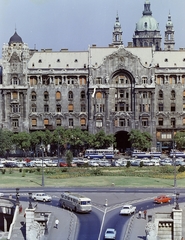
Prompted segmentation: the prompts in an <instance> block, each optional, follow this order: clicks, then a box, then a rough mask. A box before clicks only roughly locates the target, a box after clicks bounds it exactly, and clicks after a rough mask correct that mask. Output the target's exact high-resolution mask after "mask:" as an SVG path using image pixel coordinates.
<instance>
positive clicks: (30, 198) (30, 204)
mask: <svg viewBox="0 0 185 240" xmlns="http://www.w3.org/2000/svg"><path fill="white" fill-rule="evenodd" d="M28 194H29V206H28V209H32V208H33V207H32V203H31V202H32V193H31V192H29V193H28Z"/></svg>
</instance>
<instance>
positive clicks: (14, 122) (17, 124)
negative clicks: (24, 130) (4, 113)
mask: <svg viewBox="0 0 185 240" xmlns="http://www.w3.org/2000/svg"><path fill="white" fill-rule="evenodd" d="M12 127H13V128H17V127H19V120H18V119H12Z"/></svg>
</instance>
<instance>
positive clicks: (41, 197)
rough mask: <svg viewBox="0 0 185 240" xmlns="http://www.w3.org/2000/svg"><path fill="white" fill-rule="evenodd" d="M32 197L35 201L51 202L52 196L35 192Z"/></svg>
mask: <svg viewBox="0 0 185 240" xmlns="http://www.w3.org/2000/svg"><path fill="white" fill-rule="evenodd" d="M32 199H33V200H34V201H42V202H51V200H52V197H51V196H49V195H46V194H45V193H33V194H32Z"/></svg>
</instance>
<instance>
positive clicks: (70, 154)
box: [66, 150, 73, 167]
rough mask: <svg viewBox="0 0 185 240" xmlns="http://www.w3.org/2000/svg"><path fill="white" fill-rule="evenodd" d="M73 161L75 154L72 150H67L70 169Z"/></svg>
mask: <svg viewBox="0 0 185 240" xmlns="http://www.w3.org/2000/svg"><path fill="white" fill-rule="evenodd" d="M72 160H73V154H72V152H71V151H70V150H67V151H66V162H67V165H68V167H71V162H72Z"/></svg>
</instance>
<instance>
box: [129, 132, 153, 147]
mask: <svg viewBox="0 0 185 240" xmlns="http://www.w3.org/2000/svg"><path fill="white" fill-rule="evenodd" d="M128 134H129V141H130V142H131V144H132V147H133V148H136V149H138V150H141V151H143V150H146V149H150V148H151V142H152V137H151V136H150V134H149V133H148V132H141V131H139V130H135V129H133V130H131V131H130V133H128Z"/></svg>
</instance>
